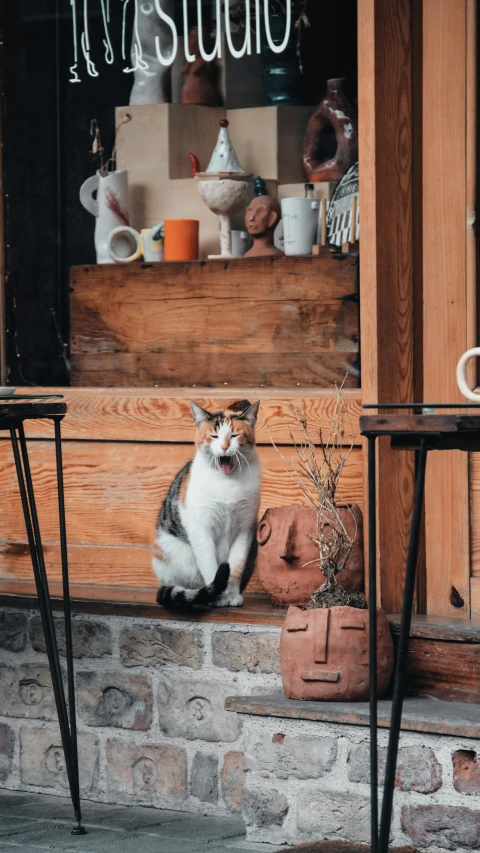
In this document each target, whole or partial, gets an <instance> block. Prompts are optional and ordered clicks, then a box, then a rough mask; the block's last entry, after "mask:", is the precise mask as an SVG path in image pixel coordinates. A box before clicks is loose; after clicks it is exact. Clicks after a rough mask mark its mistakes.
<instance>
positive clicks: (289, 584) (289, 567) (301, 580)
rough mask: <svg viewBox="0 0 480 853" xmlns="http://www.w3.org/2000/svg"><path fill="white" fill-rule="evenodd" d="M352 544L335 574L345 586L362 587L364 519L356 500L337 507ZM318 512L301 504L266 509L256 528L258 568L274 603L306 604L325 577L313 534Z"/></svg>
mask: <svg viewBox="0 0 480 853" xmlns="http://www.w3.org/2000/svg"><path fill="white" fill-rule="evenodd" d="M338 511H339V513H340V515H341V518H342V521H343V524H344V525H345V529H346V531H347V533H348V535H349V536H351V537H352V539H355V545H354V548H353V550H352V553H351V554H350V559H349V560H348V562H347V564H346V566H345V568H344V569H343V570H342V571H341V572H340V573H339V574H338V575H337V578H338V583H339V584H340V585H341V586H342V587H343V588H344V589H346V590H349V591H352V592H361V591H362V590H363V583H364V573H363V520H362V513H361V512H360V510H359V508H358V506H356V504H352V505H351V506H350V507H346V506H344V507H338ZM316 520H317V512H316V510H315V509H313V508H310V507H304V506H282V507H278V508H277V509H267V511H266V513H265V515H264V516H263V518H262V520H261V521H260V524H259V525H258V530H257V542H258V546H259V547H258V554H257V571H258V576H259V578H260V582H261V583H262V585H263V586H264V588H265V590H266V592H267V593H268V595H269V596H270V598H271V599H272V601H273V602H274V603H275V604H283V605H285V604H307V602H308V601H310V598H311V596H312V595H313V593H314V592H315V591H316V590H317V589H318V588H319V587H320V586H321V585H322V583H324V581H325V578H324V576H323V574H322V572H321V571H320V568H319V565H318V547H317V546H316V545H315V544H314V543H313V542H312V541H311V539H310V538H309V536H314V535H315V528H316Z"/></svg>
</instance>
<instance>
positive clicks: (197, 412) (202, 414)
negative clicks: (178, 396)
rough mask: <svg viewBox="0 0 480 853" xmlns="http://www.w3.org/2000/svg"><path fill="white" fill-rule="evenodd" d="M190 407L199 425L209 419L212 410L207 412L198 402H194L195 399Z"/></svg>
mask: <svg viewBox="0 0 480 853" xmlns="http://www.w3.org/2000/svg"><path fill="white" fill-rule="evenodd" d="M190 408H191V410H192V415H193V420H194V421H195V423H196V425H197V427H198V426H200V424H204V423H205V421H208V419H209V417H210V412H207V411H206V409H202V407H201V406H199V405H198V403H194V402H193V400H192V402H191V403H190Z"/></svg>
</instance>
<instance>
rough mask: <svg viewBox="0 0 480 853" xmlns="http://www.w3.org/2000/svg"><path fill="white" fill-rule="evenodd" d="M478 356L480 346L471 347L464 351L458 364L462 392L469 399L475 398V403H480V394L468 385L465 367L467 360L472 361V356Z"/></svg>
mask: <svg viewBox="0 0 480 853" xmlns="http://www.w3.org/2000/svg"><path fill="white" fill-rule="evenodd" d="M476 356H480V347H473V349H469V350H467V351H466V352H464V353H463V355H462V357H461V359H460V361H459V362H458V364H457V385H458V387H459V388H460V391H461V393H462V394H463V396H464V397H466V398H467V400H473V402H474V403H480V394H475V392H474V391H472V390H471V389H470V388H469V387H468V385H467V380H466V378H465V368H466V366H467V362H468V361H470V359H471V358H475V357H476Z"/></svg>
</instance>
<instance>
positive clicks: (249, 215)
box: [244, 195, 283, 258]
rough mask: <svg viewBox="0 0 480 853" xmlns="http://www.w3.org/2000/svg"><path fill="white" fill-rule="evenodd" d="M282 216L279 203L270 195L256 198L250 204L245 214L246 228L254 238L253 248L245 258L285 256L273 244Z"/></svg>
mask: <svg viewBox="0 0 480 853" xmlns="http://www.w3.org/2000/svg"><path fill="white" fill-rule="evenodd" d="M280 216H281V213H280V205H279V204H278V201H276V200H275V199H273V198H270V196H268V195H260V196H256V197H255V198H254V199H253V200H252V201H251V202H250V204H249V206H248V208H247V212H246V214H245V227H246V229H247V231H248V233H249V234H250V235H251V236H252V237H253V246H252V248H251V249H249V251H248V252H246V253H245V255H244V257H245V258H261V257H264V256H268V255H276V256H279V255H283V252H282V251H281V250H280V249H277V247H276V246H275V245H274V242H273V234H274V231H275V228H276V227H277V225H278V222H279V220H280Z"/></svg>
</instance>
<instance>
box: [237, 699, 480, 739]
mask: <svg viewBox="0 0 480 853" xmlns="http://www.w3.org/2000/svg"><path fill="white" fill-rule="evenodd" d="M225 708H226V709H227V711H235V712H236V713H237V714H253V715H255V716H261V717H283V718H285V719H291V720H316V721H319V722H331V723H346V724H348V725H353V726H368V725H369V722H370V710H369V705H368V702H311V701H310V702H308V701H297V700H295V699H286V697H285V696H283V694H280V693H278V694H272V695H271V696H229V697H227V699H226V701H225ZM391 711H392V702H391V700H389V699H383V700H380V701H379V703H378V725H379V727H380V728H384V729H388V728H389V727H390V715H391ZM402 730H403V731H410V732H429V733H431V734H442V735H456V736H460V737H470V738H479V739H480V705H478V704H467V703H462V702H444V701H442V700H441V699H434V698H432V697H429V696H420V697H408V698H406V699H405V701H404V704H403V715H402Z"/></svg>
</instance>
